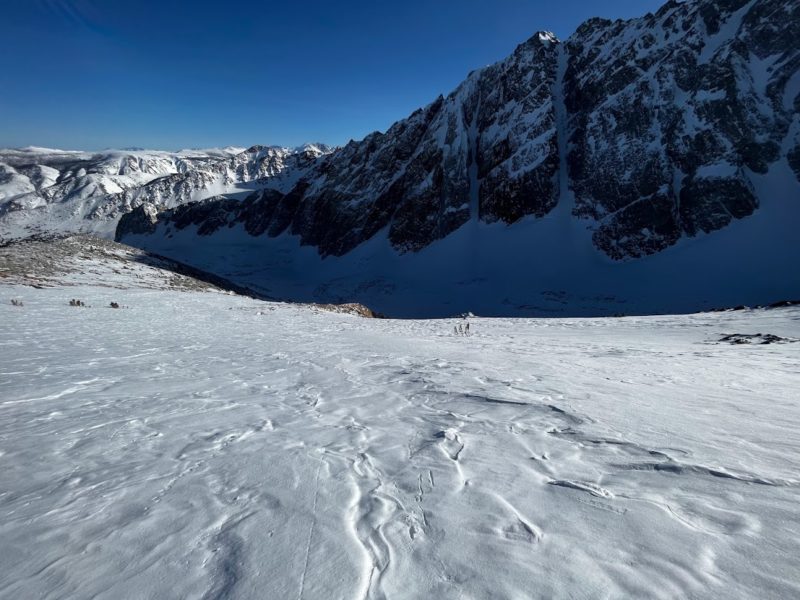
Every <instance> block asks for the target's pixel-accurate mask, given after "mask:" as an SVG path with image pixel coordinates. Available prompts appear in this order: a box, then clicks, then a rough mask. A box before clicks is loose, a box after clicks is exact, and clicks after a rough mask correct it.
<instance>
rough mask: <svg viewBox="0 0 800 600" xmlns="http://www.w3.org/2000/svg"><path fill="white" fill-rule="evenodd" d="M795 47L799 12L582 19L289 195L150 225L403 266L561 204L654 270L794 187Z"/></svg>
mask: <svg viewBox="0 0 800 600" xmlns="http://www.w3.org/2000/svg"><path fill="white" fill-rule="evenodd" d="M798 39H800V3H797V2H785V1H784V0H694V1H687V2H676V1H670V2H668V3H667V4H665V5H664V6H663V7H662V8H661V9H660V10H659V11H658V12H656V13H655V14H648V15H646V16H644V17H642V18H640V19H633V20H630V21H622V20H617V21H609V20H603V19H591V20H589V21H587V22H586V23H584V24H583V25H581V26H580V27H579V28H578V29H577V31H576V32H575V34H574V35H573V36H571V37H570V38H569V39H568V40H567V41H566V42H564V43H561V42H559V41H558V40H556V39H555V38H554V37H553V36H552V35H551V34H548V33H544V32H542V33H538V34H536V35H534V36H533V37H532V38H531V39H530V40H528V41H527V42H525V43H523V44H521V45H520V46H519V47H517V49H516V50H515V51H514V52H513V54H512V55H511V56H509V57H508V58H507V59H505V60H503V61H501V62H499V63H497V64H495V65H492V66H489V67H486V68H484V69H480V70H478V71H475V72H473V73H471V74H470V75H469V76H468V78H467V79H466V80H465V81H464V83H462V84H461V85H460V86H459V87H458V88H457V89H456V90H455V91H454V92H452V93H451V94H450V95H448V96H447V97H439V98H438V99H436V100H435V101H434V102H433V103H432V104H430V105H429V106H427V107H425V108H423V109H420V110H418V111H416V112H415V113H413V114H412V115H411V116H410V117H408V118H407V119H405V120H402V121H399V122H397V123H395V124H394V125H393V126H392V127H391V128H389V130H388V131H386V132H385V133H377V132H376V133H373V134H371V135H369V136H367V137H366V138H365V139H364V140H362V141H361V142H350V143H349V144H347V145H346V146H345V147H343V148H341V149H339V150H338V151H336V152H334V153H332V154H329V155H326V156H322V157H321V158H319V159H316V160H315V161H314V162H313V163H311V164H310V166H309V167H308V169H307V170H305V171H304V175H303V177H302V178H301V179H300V181H299V182H298V183H297V184H296V185H295V186H294V188H293V189H291V190H290V191H288V192H287V193H282V192H280V191H260V192H256V193H255V194H253V195H252V196H250V197H249V198H248V199H247V200H246V201H244V202H242V203H235V202H230V201H226V200H217V201H215V202H214V203H204V204H202V205H197V206H195V205H190V206H188V207H186V208H181V209H175V210H172V211H168V212H166V213H163V214H162V215H160V216H159V220H160V221H165V222H170V223H174V224H175V226H176V227H179V228H180V227H183V226H185V224H186V223H189V222H191V223H193V224H195V225H197V226H198V234H200V235H204V234H211V233H213V232H214V231H216V230H218V229H219V228H220V227H223V226H230V225H234V224H242V225H243V226H244V228H245V230H246V231H247V232H248V233H250V234H251V235H269V236H276V235H279V234H281V233H284V232H288V233H290V234H292V235H295V236H298V237H299V239H300V241H301V243H302V244H305V245H312V246H315V247H317V248H318V250H319V252H320V254H321V255H323V256H326V255H343V254H346V253H347V252H349V251H351V250H352V249H354V248H355V247H357V246H358V245H359V244H361V243H363V242H364V241H366V240H368V239H369V238H371V237H372V236H374V235H376V234H377V233H378V232H381V231H385V234H386V236H387V238H388V240H389V242H390V243H391V244H392V246H393V247H394V248H395V249H397V250H398V251H400V252H414V251H418V250H420V249H422V248H425V247H426V246H428V245H430V244H431V243H432V242H434V241H436V240H438V239H441V238H443V237H446V236H447V235H449V234H450V233H452V232H453V231H455V230H456V229H458V228H459V227H461V226H463V225H464V224H465V223H467V222H468V221H469V220H471V219H472V220H476V219H479V220H481V221H483V222H485V223H493V222H502V223H506V224H513V223H515V222H517V221H519V220H520V219H523V218H526V217H527V218H540V217H544V216H546V215H547V214H548V213H550V212H551V211H552V210H553V209H554V208H555V207H556V206H557V205H558V204H559V203H560V202H561V203H564V204H565V205H567V207H568V209H569V211H570V212H571V215H570V216H571V218H575V219H584V220H585V222H586V226H587V227H589V228H591V229H592V230H593V237H592V239H593V241H594V243H595V245H596V246H597V248H599V249H600V250H601V251H602V252H604V253H606V254H607V255H608V256H610V257H611V258H613V259H618V260H621V259H628V258H638V257H642V256H645V255H648V254H653V253H657V252H660V251H662V250H664V249H665V248H667V247H669V246H671V245H673V244H675V243H676V242H677V241H678V240H680V239H681V238H682V237H687V236H689V237H690V236H694V235H697V234H698V233H700V232H705V233H709V232H713V231H715V230H718V229H721V228H723V227H725V226H727V225H728V224H730V223H731V222H732V221H733V220H735V219H744V218H747V217H748V216H749V215H751V214H752V213H753V212H754V211H756V210H758V208H759V198H758V194H757V189H756V186H755V184H754V181H755V180H756V178H757V177H758V176H763V175H766V176H767V177H769V176H771V169H772V167H773V166H774V165H775V164H776V163H777V162H779V161H784V160H785V161H786V162H787V163H788V165H789V166H790V167H791V168H792V169H793V170H794V172H795V173H796V174H797V175H798V180H800V117H799V116H798V114H799V113H800V111H799V110H798V107H800V50H798V48H799V47H798V44H797V40H798ZM163 185H171V184H170V182H168V181H165V182H163ZM573 200H574V202H573ZM123 235H124V231H123Z"/></svg>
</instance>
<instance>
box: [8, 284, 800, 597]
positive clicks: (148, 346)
mask: <svg viewBox="0 0 800 600" xmlns="http://www.w3.org/2000/svg"><path fill="white" fill-rule="evenodd" d="M125 281H128V279H127V276H126V275H124V274H122V275H119V276H118V282H120V283H124V282H125ZM74 283H78V284H79V285H77V286H70V287H68V288H64V287H53V288H47V289H33V288H30V287H20V286H16V285H2V286H0V386H1V387H0V389H2V394H0V539H2V540H3V543H2V544H1V545H0V596H1V597H4V598H5V597H8V598H23V597H24V598H33V597H59V598H70V597H72V598H78V597H81V598H84V597H93V598H98V599H102V598H121V597H127V598H133V597H149V598H155V597H161V598H163V597H175V598H221V597H225V598H237V599H246V598H253V599H256V598H305V599H312V598H319V599H325V600H327V599H330V598H359V599H361V598H409V597H412V598H432V597H436V598H464V597H469V598H476V599H478V598H541V597H547V598H567V597H570V598H575V597H615V598H619V597H639V598H643V597H647V598H676V597H698V598H699V597H702V598H725V599H730V598H753V597H759V598H789V597H796V596H798V595H800V575H798V570H797V558H796V555H797V552H796V549H797V539H798V537H799V536H800V515H798V512H797V505H798V502H800V478H798V473H797V463H798V459H800V439H799V438H798V435H797V431H798V429H799V428H800V404H799V403H798V396H797V390H798V389H800V360H799V359H798V357H799V356H800V355H798V347H800V345H799V344H797V343H784V344H770V345H732V344H730V343H720V342H719V340H720V339H721V338H722V337H723V336H725V335H728V334H734V333H740V334H753V333H757V332H760V333H764V334H766V333H770V334H775V335H778V336H780V337H782V338H800V310H798V309H797V308H787V309H776V310H769V311H766V310H756V311H743V312H729V313H717V314H700V315H693V316H683V317H675V316H667V317H648V318H624V319H588V320H581V319H572V320H565V319H551V320H525V319H523V320H507V319H473V320H471V329H472V331H473V335H472V336H471V337H456V336H453V335H452V333H451V332H452V328H453V324H454V323H455V321H449V320H444V321H381V320H368V319H359V318H356V317H351V316H346V315H337V314H323V313H317V312H313V311H310V310H307V309H301V308H296V307H290V306H285V305H279V304H270V303H263V302H257V301H254V300H250V299H247V298H242V297H236V296H228V295H221V294H209V293H200V292H175V291H158V290H146V289H128V290H121V289H108V288H105V287H97V286H96V285H89V282H88V281H87V280H84V281H83V282H79V281H75V282H74ZM76 296H77V297H80V298H83V299H84V300H86V301H87V303H90V304H92V305H93V306H94V307H95V308H71V307H68V306H66V302H67V300H68V299H69V298H71V297H76ZM11 297H17V298H19V299H21V300H23V302H24V306H23V307H14V306H11V305H10V304H9V302H8V300H9V298H11ZM112 300H113V301H117V302H119V303H121V304H123V305H124V306H126V307H128V308H122V309H119V310H113V309H109V308H97V307H102V306H107V305H108V303H109V302H110V301H112Z"/></svg>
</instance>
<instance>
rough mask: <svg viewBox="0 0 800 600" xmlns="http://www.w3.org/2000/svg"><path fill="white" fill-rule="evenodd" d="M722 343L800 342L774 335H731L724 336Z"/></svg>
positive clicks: (762, 343)
mask: <svg viewBox="0 0 800 600" xmlns="http://www.w3.org/2000/svg"><path fill="white" fill-rule="evenodd" d="M719 341H720V342H727V343H729V344H761V345H764V344H786V343H788V342H796V341H798V340H796V339H792V338H785V337H780V336H779V335H774V334H772V333H730V334H728V335H723V336H722V337H721V338H720V339H719Z"/></svg>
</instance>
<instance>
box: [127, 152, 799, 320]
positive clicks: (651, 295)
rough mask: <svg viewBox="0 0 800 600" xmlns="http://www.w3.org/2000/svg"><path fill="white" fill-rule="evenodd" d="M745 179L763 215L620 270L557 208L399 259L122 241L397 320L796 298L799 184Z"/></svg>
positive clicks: (304, 298)
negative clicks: (356, 305) (750, 182)
mask: <svg viewBox="0 0 800 600" xmlns="http://www.w3.org/2000/svg"><path fill="white" fill-rule="evenodd" d="M753 178H754V181H755V182H756V186H757V187H756V190H757V193H758V195H759V198H760V202H761V208H760V209H759V210H758V211H757V212H756V213H755V214H753V215H752V216H751V217H749V218H747V219H742V220H738V221H735V222H733V223H731V224H730V225H729V226H728V227H726V228H725V229H723V230H721V231H717V232H714V233H712V234H700V235H698V236H697V237H695V238H691V239H684V240H681V241H680V242H679V243H677V244H676V245H674V246H672V247H670V248H667V249H666V250H664V251H662V252H660V253H658V254H655V255H651V256H647V257H643V258H640V259H637V260H628V261H614V260H611V259H610V258H608V257H607V256H605V255H604V254H603V253H601V252H600V251H599V250H597V248H596V247H595V246H594V245H593V244H592V239H591V236H592V234H591V232H590V231H589V230H587V229H586V228H585V227H583V226H582V225H581V224H580V222H578V221H576V220H574V219H570V218H569V214H568V213H567V212H566V211H565V210H563V208H564V205H562V206H559V207H558V208H557V209H556V210H554V211H552V212H551V213H550V214H549V215H547V216H546V217H544V218H541V219H533V218H529V219H526V220H523V221H521V222H519V223H515V224H514V225H512V226H506V225H505V224H502V223H494V224H485V223H476V222H473V223H468V224H467V225H464V226H463V227H461V228H460V229H458V230H457V231H455V232H454V233H452V234H451V235H449V236H448V237H447V238H445V239H443V240H439V241H438V242H435V243H433V244H431V245H430V246H428V247H427V248H424V249H423V250H421V251H419V252H416V253H405V254H401V253H399V252H397V251H396V250H394V249H393V248H392V246H391V243H390V241H389V240H388V239H387V235H386V233H385V232H384V233H381V234H379V235H377V236H375V237H374V238H372V239H371V240H369V241H368V242H366V243H364V244H362V245H361V246H359V247H358V248H356V249H355V250H353V251H352V252H350V253H348V254H346V255H345V256H342V257H334V256H329V257H326V258H324V259H323V258H321V257H320V256H319V254H318V253H317V251H316V249H315V248H314V247H311V246H301V245H300V240H299V239H298V238H297V237H294V236H290V235H286V234H284V235H282V236H280V237H277V238H269V237H266V236H260V237H253V236H250V235H248V234H247V233H246V231H244V230H243V229H242V228H241V227H240V226H235V227H233V228H223V229H221V230H220V231H219V232H217V233H216V234H215V235H213V236H207V237H198V236H197V235H196V232H197V228H196V227H195V226H193V225H190V226H188V227H186V228H185V229H183V230H177V229H176V228H175V227H174V225H173V224H164V223H160V224H158V226H157V229H156V230H155V233H154V234H152V235H137V236H133V235H132V236H128V237H126V238H125V241H126V242H127V243H131V244H133V245H135V246H140V247H143V248H147V249H149V250H152V251H154V252H157V253H159V254H164V255H166V256H170V257H173V258H176V259H177V260H180V261H182V262H186V263H189V264H191V265H193V266H196V267H198V268H201V269H203V270H206V271H210V272H214V273H218V274H220V275H222V276H224V277H226V278H229V279H231V280H233V281H236V282H237V283H239V284H242V285H246V286H248V287H252V288H253V289H256V290H259V291H260V292H261V293H263V294H266V295H269V296H271V297H275V298H283V299H290V300H294V301H301V302H360V303H363V304H366V305H367V306H369V307H370V308H372V309H373V310H377V311H378V312H381V313H384V314H387V315H390V316H396V317H442V316H452V315H456V314H460V313H462V312H467V311H471V312H473V313H476V314H480V315H484V316H547V315H554V316H557V315H564V316H596V315H617V314H653V313H676V312H694V311H700V310H708V309H712V308H719V307H725V306H737V305H740V304H746V305H759V304H770V303H772V302H776V301H780V300H787V299H800V269H798V268H797V265H798V264H800V244H797V243H795V242H794V240H795V238H796V229H797V223H800V202H796V201H795V200H797V199H798V198H800V185H798V183H797V182H796V181H795V180H794V178H793V175H792V174H791V173H790V172H789V170H788V168H787V167H786V165H785V164H782V165H780V164H779V165H775V166H773V172H772V176H771V177H759V176H756V175H753Z"/></svg>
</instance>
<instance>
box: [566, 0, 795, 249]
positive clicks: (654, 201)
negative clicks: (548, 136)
mask: <svg viewBox="0 0 800 600" xmlns="http://www.w3.org/2000/svg"><path fill="white" fill-rule="evenodd" d="M798 36H800V4H798V3H797V2H782V1H779V0H749V1H745V0H706V1H699V2H686V3H678V2H670V3H668V4H666V5H665V6H663V7H662V8H661V9H660V10H659V11H658V12H657V13H656V14H654V15H648V16H646V17H644V18H642V19H638V20H635V21H629V22H623V21H616V22H609V21H603V20H593V21H589V22H587V23H585V24H584V25H583V26H581V27H580V28H579V29H578V31H577V32H576V33H575V35H574V36H572V37H571V38H570V40H568V42H567V44H566V45H567V51H568V53H569V56H570V61H569V67H568V69H567V73H566V77H565V101H566V106H567V110H568V112H569V114H570V115H571V116H572V118H571V126H572V127H571V130H570V144H571V151H570V153H569V158H568V161H569V170H570V181H571V183H572V187H573V189H574V192H575V214H577V215H579V216H582V217H588V218H591V219H594V220H595V221H597V222H598V227H597V229H596V231H595V235H594V240H595V243H596V244H597V246H598V247H599V248H600V249H602V250H603V251H604V252H606V253H607V254H609V255H610V256H612V257H614V258H625V257H637V256H641V255H644V254H651V253H653V252H658V251H659V250H662V249H664V248H666V247H668V246H670V245H672V244H674V243H675V242H676V241H677V240H678V239H679V238H681V237H682V236H693V235H695V234H697V233H698V232H711V231H714V230H717V229H720V228H722V227H725V226H726V225H728V224H729V223H730V222H731V221H732V220H734V219H741V218H744V217H747V216H748V215H750V214H752V213H753V211H754V210H756V209H757V207H758V204H759V200H758V198H757V197H756V195H755V193H754V190H753V184H752V180H751V175H752V174H765V173H767V172H768V170H769V167H770V165H771V164H773V163H775V162H776V161H778V160H779V159H781V158H782V157H783V156H786V154H787V151H789V153H790V150H791V148H793V147H796V145H797V112H798V111H797V102H798V95H797V94H798V92H800V85H798V72H799V71H800V52H799V51H798V48H800V46H798V44H797V39H800V38H798ZM790 130H792V134H793V139H790V138H789V137H788V136H789V133H790Z"/></svg>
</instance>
